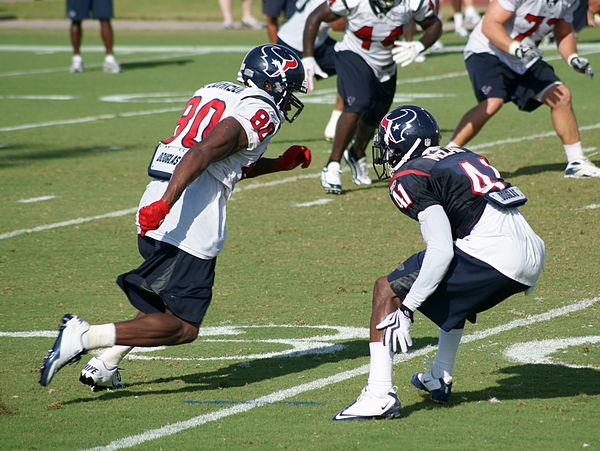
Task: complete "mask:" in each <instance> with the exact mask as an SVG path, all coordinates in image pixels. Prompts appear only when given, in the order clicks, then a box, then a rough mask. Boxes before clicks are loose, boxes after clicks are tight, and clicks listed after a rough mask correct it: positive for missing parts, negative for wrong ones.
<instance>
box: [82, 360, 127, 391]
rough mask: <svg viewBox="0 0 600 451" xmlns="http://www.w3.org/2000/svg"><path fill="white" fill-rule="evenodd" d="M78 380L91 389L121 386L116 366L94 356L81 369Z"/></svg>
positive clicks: (112, 388)
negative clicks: (111, 365) (110, 365)
mask: <svg viewBox="0 0 600 451" xmlns="http://www.w3.org/2000/svg"><path fill="white" fill-rule="evenodd" d="M79 381H80V382H81V383H82V384H85V385H89V386H90V387H92V391H100V390H114V389H115V388H123V384H122V383H121V373H119V368H118V367H116V366H115V367H109V366H108V365H106V362H104V360H102V359H99V358H98V357H94V358H92V359H90V361H89V362H88V363H87V365H86V366H84V367H83V370H81V376H79Z"/></svg>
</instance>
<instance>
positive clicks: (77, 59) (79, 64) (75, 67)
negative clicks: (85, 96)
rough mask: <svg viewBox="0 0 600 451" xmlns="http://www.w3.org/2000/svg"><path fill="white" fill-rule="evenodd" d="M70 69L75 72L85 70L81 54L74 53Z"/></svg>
mask: <svg viewBox="0 0 600 451" xmlns="http://www.w3.org/2000/svg"><path fill="white" fill-rule="evenodd" d="M69 71H70V72H73V73H77V72H83V58H82V57H81V55H73V59H72V60H71V68H70V69H69Z"/></svg>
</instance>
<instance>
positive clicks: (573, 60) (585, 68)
mask: <svg viewBox="0 0 600 451" xmlns="http://www.w3.org/2000/svg"><path fill="white" fill-rule="evenodd" d="M567 63H569V66H571V67H572V68H573V69H575V70H576V71H577V72H579V73H581V74H585V75H587V76H588V77H589V78H592V77H593V76H594V71H593V70H592V66H590V62H589V61H588V60H587V59H586V58H582V57H580V56H579V55H578V54H577V53H573V54H572V55H571V56H569V58H568V59H567Z"/></svg>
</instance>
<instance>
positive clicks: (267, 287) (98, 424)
mask: <svg viewBox="0 0 600 451" xmlns="http://www.w3.org/2000/svg"><path fill="white" fill-rule="evenodd" d="M36 3H37V2H36ZM40 3H41V2H40ZM44 3H46V2H44ZM13 6H14V4H11V7H13ZM214 7H215V8H216V2H215V5H214ZM0 10H1V8H0ZM96 34H97V33H93V32H89V33H87V34H86V37H85V41H84V49H83V55H84V58H85V61H86V68H87V70H86V72H84V73H82V74H71V73H69V72H68V70H67V68H68V66H69V63H70V48H69V43H68V41H67V34H66V30H64V31H37V30H27V31H23V30H21V31H14V30H0V58H1V60H2V67H1V69H0V106H1V111H2V113H1V120H0V155H1V156H2V158H1V159H0V173H1V175H2V178H1V181H0V186H1V187H2V191H1V192H2V200H3V202H2V213H1V214H0V299H1V303H2V310H1V311H0V361H1V362H2V365H0V437H1V439H2V442H1V443H2V444H1V445H0V447H1V448H2V449H11V450H12V449H19V450H26V449H27V450H31V449H61V450H75V449H90V448H93V449H120V448H127V447H134V448H135V449H148V450H150V449H152V450H154V449H186V450H187V449H190V450H191V449H234V448H242V447H243V448H250V449H302V450H305V449H340V450H341V449H344V450H348V449H356V450H359V449H366V448H371V449H409V450H410V449H419V450H423V449H426V450H429V449H431V450H439V449H454V450H481V449H485V450H488V449H490V450H496V449H497V450H506V449H521V448H524V447H527V448H528V449H534V450H538V449H539V450H542V449H544V450H570V449H580V448H588V447H589V448H590V449H599V448H600V432H599V428H598V425H599V422H598V419H599V418H600V372H599V369H600V345H599V342H600V331H599V324H600V305H599V303H598V300H599V296H600V283H599V282H598V280H599V279H598V274H599V273H600V251H599V249H600V233H599V232H600V228H599V226H598V224H599V223H600V209H599V207H600V198H599V188H600V180H597V179H596V180H572V179H565V178H563V170H564V166H565V161H564V160H565V159H564V153H563V150H562V147H561V145H560V141H559V140H558V138H557V137H556V136H555V135H554V133H553V131H552V127H551V124H550V118H549V112H548V111H547V109H546V108H540V109H539V110H538V111H536V112H534V113H531V114H525V113H519V112H518V111H517V110H516V108H515V107H514V106H513V105H507V106H505V108H504V109H503V111H501V112H500V113H499V114H498V115H497V116H496V117H495V118H494V119H493V120H492V121H491V122H490V123H489V124H488V126H487V127H486V128H485V129H484V130H483V132H482V133H481V134H480V135H479V136H478V137H477V138H476V139H475V140H474V141H473V143H472V146H471V147H472V148H473V149H475V150H478V151H480V152H482V153H485V155H486V156H488V157H489V158H490V160H491V161H492V163H493V164H494V165H495V166H496V167H497V168H498V169H499V170H500V171H501V172H502V173H503V174H504V175H505V176H506V178H508V179H509V180H510V181H511V182H513V183H514V184H516V185H518V186H519V187H520V188H521V189H522V190H523V191H524V192H525V194H526V195H527V196H528V198H529V202H528V203H527V205H526V206H524V207H523V208H522V211H523V213H524V214H525V215H526V217H527V218H528V220H529V221H530V223H531V224H532V226H533V227H534V229H535V230H536V231H537V232H538V233H539V234H540V236H542V237H543V238H544V240H545V242H546V246H547V260H546V268H545V271H544V273H543V275H542V278H541V280H540V283H539V287H538V289H537V290H536V292H535V293H534V294H533V295H532V296H530V297H525V296H522V295H517V296H515V297H513V298H511V299H509V300H508V301H506V302H504V303H502V304H501V305H499V306H498V307H497V308H495V309H493V310H491V311H489V312H487V313H486V314H482V315H480V318H479V320H480V321H479V323H478V324H477V325H469V326H468V327H467V329H466V333H465V338H464V342H463V344H462V346H461V349H460V351H459V356H458V362H457V365H456V369H455V385H454V394H453V398H452V401H451V403H450V404H449V405H448V406H440V405H437V404H434V403H432V402H431V401H429V400H428V398H427V397H424V396H422V394H420V393H418V392H417V391H415V390H414V389H412V388H411V387H410V384H409V378H410V375H411V374H412V373H413V372H415V371H421V370H423V369H425V368H427V365H428V363H427V362H428V361H429V360H430V359H432V358H433V356H434V351H435V348H434V346H435V344H436V343H437V329H436V327H435V326H434V325H433V324H432V323H430V322H428V321H427V320H426V319H425V318H424V317H423V316H421V315H417V317H416V322H415V324H414V327H413V329H412V331H413V338H414V340H415V344H414V346H413V348H412V352H411V353H409V354H407V355H398V357H397V358H398V360H397V365H396V366H395V374H394V381H395V383H396V384H397V385H398V394H399V397H400V399H401V400H402V403H403V415H402V417H401V418H400V419H397V420H394V421H383V422H377V421H373V422H341V423H337V422H332V421H331V420H330V418H331V417H332V416H333V415H334V414H335V413H336V412H337V411H338V410H339V409H341V408H343V407H345V406H346V405H347V404H349V403H350V402H352V401H353V400H354V399H355V398H356V396H357V395H358V394H359V392H360V390H361V388H362V387H363V386H364V385H365V384H366V377H367V376H366V372H367V369H368V345H367V341H368V340H367V325H368V319H369V314H370V293H371V289H372V286H373V282H374V281H375V279H376V278H377V277H378V276H381V275H384V274H387V273H388V272H389V271H390V270H392V269H393V268H394V267H395V266H396V265H397V264H398V263H399V262H401V261H403V260H404V259H405V258H406V257H408V256H409V255H411V254H412V253H413V252H416V251H418V250H421V249H422V248H423V243H422V240H421V237H420V234H419V231H418V226H417V224H416V223H414V222H411V221H410V220H409V219H407V218H406V217H404V216H403V215H401V214H400V213H399V212H398V211H397V210H396V209H395V207H394V206H393V205H392V203H391V202H390V201H389V197H388V194H387V189H386V184H385V182H378V183H374V184H373V185H371V186H366V187H356V186H354V185H352V183H351V179H350V175H349V173H348V172H345V173H344V175H343V182H344V186H345V188H346V189H347V192H346V193H345V194H344V195H342V196H337V197H332V196H327V195H325V194H324V193H323V192H322V190H321V187H320V185H319V182H318V174H319V172H320V169H321V167H322V165H323V164H324V163H325V161H326V158H327V156H328V153H329V148H330V144H329V143H327V142H326V141H324V140H323V138H322V135H323V128H324V126H325V122H326V120H327V118H328V117H329V112H330V110H331V101H332V100H333V94H334V92H335V80H334V79H330V80H325V81H323V82H320V83H319V84H318V90H317V91H316V92H314V93H311V94H310V95H308V96H305V97H304V100H305V102H306V108H305V111H304V113H303V114H302V115H301V116H300V118H299V119H298V121H297V122H295V123H294V124H291V125H290V124H287V125H286V126H285V127H284V128H283V130H282V131H281V132H280V133H279V134H278V135H277V136H276V137H275V138H274V139H273V141H272V145H271V148H270V150H269V152H268V155H267V156H277V155H279V153H281V152H282V151H283V150H285V149H286V148H287V147H288V146H290V145H292V144H305V145H307V146H309V147H310V148H311V149H312V151H313V164H312V165H311V167H310V168H308V169H306V170H297V171H295V172H292V173H279V174H273V175H269V176H265V177H262V178H257V179H253V180H248V181H243V182H241V183H240V184H239V185H238V188H237V191H236V192H235V193H234V195H233V198H232V200H231V202H230V203H229V210H228V212H229V218H228V219H229V223H228V224H229V227H228V228H229V238H228V242H227V244H226V247H225V251H224V252H223V254H222V255H221V256H220V257H219V260H218V264H217V280H216V286H215V290H214V299H213V304H212V306H211V308H210V309H209V312H208V315H207V317H206V319H205V322H204V324H203V328H202V333H201V336H200V337H199V339H198V340H197V341H196V342H194V343H192V344H190V345H185V346H181V347H174V348H165V349H152V350H145V352H142V351H144V350H140V352H135V353H133V354H131V355H130V356H129V357H128V358H127V359H125V360H124V361H123V362H122V367H123V368H122V372H121V374H122V376H123V382H124V383H125V384H126V387H125V388H123V389H121V390H115V391H112V392H101V393H92V392H90V391H89V389H88V387H86V386H84V385H82V384H80V383H79V382H78V380H77V379H78V375H79V371H80V369H81V366H82V364H84V363H85V362H87V359H85V360H84V361H82V362H81V364H77V365H74V366H68V367H66V368H64V369H63V370H62V371H61V372H60V373H59V374H58V375H57V376H56V377H55V378H54V380H53V381H52V384H51V385H50V386H49V387H45V388H44V387H41V386H39V385H38V368H39V366H40V364H41V362H42V358H43V356H44V354H45V352H46V350H47V349H48V348H49V347H50V346H51V345H52V342H53V340H54V338H53V337H54V336H55V334H56V332H55V331H56V326H57V324H58V322H59V320H60V318H61V316H62V315H63V314H64V313H67V312H70V313H76V314H78V315H80V316H81V317H83V318H84V319H86V320H88V321H90V322H92V323H105V322H111V321H118V320H125V319H128V318H131V317H132V316H133V315H134V313H135V312H134V309H133V308H132V307H131V306H130V305H129V303H128V302H127V300H126V298H125V297H124V296H123V294H122V293H121V292H120V290H119V289H118V287H117V286H116V284H115V283H114V279H115V278H116V276H117V275H118V274H120V273H122V272H125V271H127V270H129V269H131V268H133V267H135V266H136V265H137V264H138V263H139V262H140V257H139V255H138V254H137V249H136V239H135V227H134V215H133V209H134V207H135V206H136V205H137V203H138V200H139V196H140V195H141V193H142V192H143V190H144V187H145V184H146V183H147V180H148V179H147V175H146V167H147V164H148V160H149V158H150V156H151V154H152V151H153V149H154V145H155V143H156V142H157V141H158V140H159V139H164V138H165V137H168V136H169V135H170V134H171V132H172V130H173V127H174V126H175V122H176V120H177V118H178V116H179V114H180V112H181V109H182V108H183V105H184V104H185V102H186V100H187V98H188V96H189V95H190V94H191V93H192V92H193V91H194V90H196V89H197V88H198V87H200V86H201V85H202V84H204V83H207V82H212V81H217V80H221V79H226V80H234V79H235V75H236V73H237V70H238V68H239V63H240V61H241V58H242V57H243V54H244V49H247V48H249V47H251V46H253V45H256V44H259V43H261V42H263V41H264V39H265V34H264V33H263V32H246V33H242V32H233V33H220V32H219V33H214V32H213V33H208V32H200V31H198V32H190V31H185V32H179V33H178V32H176V31H170V32H167V31H161V32H134V31H126V30H124V31H122V32H119V35H118V37H117V57H118V58H119V61H120V62H121V63H122V64H123V66H124V69H125V72H124V73H123V74H119V75H109V74H104V73H102V71H101V67H100V64H101V62H102V53H101V52H100V51H98V50H96V49H97V47H98V46H99V45H100V42H99V39H98V37H97V36H96ZM579 39H580V44H581V52H580V53H582V54H584V55H586V57H588V58H589V59H590V61H591V63H592V65H593V66H594V67H595V68H596V71H597V72H598V71H600V56H599V53H600V30H590V29H588V30H585V31H584V32H583V33H581V35H580V37H579ZM443 41H444V42H445V44H446V45H447V47H448V46H451V45H458V44H462V43H464V41H463V40H460V39H459V38H455V37H454V36H452V35H449V34H448V35H445V36H444V38H443ZM224 45H228V46H239V49H238V50H236V51H233V50H232V51H227V52H225V51H221V50H220V49H219V46H224ZM202 46H206V47H208V46H210V47H212V49H211V50H210V51H206V52H204V50H206V48H205V47H202ZM448 49H449V50H453V49H455V47H448ZM556 55H557V54H556V52H555V51H554V50H551V49H548V50H546V52H545V56H546V57H547V58H548V59H550V60H551V61H554V63H553V64H554V66H555V69H556V71H557V73H558V74H559V75H560V77H561V78H562V80H564V81H565V83H566V84H567V85H568V86H569V87H570V88H571V90H572V92H573V97H574V106H575V110H576V113H577V117H578V120H579V125H580V127H581V130H582V131H581V133H582V141H583V144H584V147H585V148H586V151H587V152H588V155H589V156H590V158H591V159H592V160H593V161H595V162H596V164H600V153H599V152H600V151H599V149H600V109H599V107H598V104H599V97H598V96H599V93H600V89H599V88H598V80H597V79H596V80H589V79H587V78H585V77H583V76H581V75H579V74H576V73H575V72H574V71H572V70H571V69H570V68H569V67H567V66H566V65H565V64H564V63H562V62H560V61H558V60H557V58H556ZM395 103H396V104H400V103H415V104H418V105H421V106H423V107H425V108H427V109H429V110H430V111H432V112H433V113H434V114H435V115H436V116H437V118H438V121H439V123H440V126H441V128H442V132H443V135H444V136H443V137H444V141H445V140H446V139H448V138H449V137H450V134H451V132H452V130H453V129H454V127H455V125H456V123H457V122H458V120H459V119H460V117H461V116H462V114H463V113H464V112H465V111H466V110H467V109H468V108H470V107H471V106H472V105H474V97H473V94H472V93H471V88H470V83H469V81H468V77H467V76H466V75H465V72H464V65H463V61H462V55H461V54H460V53H459V51H458V50H456V51H448V52H446V53H444V54H439V55H432V56H430V57H428V59H427V61H426V62H425V63H423V64H416V65H413V66H410V67H409V68H408V70H400V71H399V86H398V89H397V97H396V101H395ZM323 199H325V201H323Z"/></svg>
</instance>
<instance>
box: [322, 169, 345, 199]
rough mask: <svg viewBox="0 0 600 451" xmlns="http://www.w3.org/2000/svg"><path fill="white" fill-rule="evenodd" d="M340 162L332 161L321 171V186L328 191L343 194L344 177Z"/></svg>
mask: <svg viewBox="0 0 600 451" xmlns="http://www.w3.org/2000/svg"><path fill="white" fill-rule="evenodd" d="M341 173H342V170H341V169H340V163H339V162H338V161H330V162H329V163H328V164H327V166H325V167H324V168H323V170H322V171H321V186H322V187H323V190H324V191H325V192H326V193H330V194H342V178H341V177H340V174H341Z"/></svg>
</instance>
